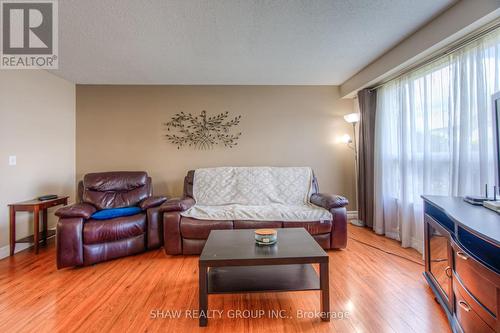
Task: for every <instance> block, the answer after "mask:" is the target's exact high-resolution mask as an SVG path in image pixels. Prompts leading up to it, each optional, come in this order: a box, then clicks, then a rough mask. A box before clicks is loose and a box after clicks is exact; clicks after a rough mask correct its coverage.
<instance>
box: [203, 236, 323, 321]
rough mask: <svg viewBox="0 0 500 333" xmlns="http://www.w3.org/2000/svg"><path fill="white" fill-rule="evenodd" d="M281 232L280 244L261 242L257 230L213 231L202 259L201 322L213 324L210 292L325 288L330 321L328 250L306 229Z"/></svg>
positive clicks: (225, 292) (230, 292)
mask: <svg viewBox="0 0 500 333" xmlns="http://www.w3.org/2000/svg"><path fill="white" fill-rule="evenodd" d="M277 230H278V242H277V243H276V244H274V245H268V246H261V245H256V244H255V240H254V230H251V229H243V230H213V231H211V232H210V236H209V237H208V239H207V242H206V244H205V247H204V248H203V252H202V253H201V255H200V259H199V262H198V264H199V297H200V299H199V307H200V318H199V321H200V322H199V324H200V326H206V325H207V322H208V318H207V311H208V295H209V294H227V293H229V294H232V293H253V292H282V291H300V290H301V291H303V290H321V314H322V316H321V319H322V320H325V321H328V320H330V315H329V312H330V297H329V283H328V254H327V253H326V252H325V251H324V250H323V249H322V248H321V247H320V246H319V245H318V243H317V242H316V241H315V240H314V238H312V236H311V235H310V234H309V233H308V232H307V231H306V230H305V229H304V228H288V229H277ZM315 263H316V264H319V266H320V269H319V270H320V274H319V278H318V274H316V271H315V270H314V268H313V267H312V265H311V264H315Z"/></svg>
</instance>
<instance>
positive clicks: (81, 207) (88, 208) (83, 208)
mask: <svg viewBox="0 0 500 333" xmlns="http://www.w3.org/2000/svg"><path fill="white" fill-rule="evenodd" d="M96 211H97V208H95V207H94V206H93V205H91V204H89V203H86V202H81V203H76V204H73V205H70V206H65V207H62V208H59V209H58V210H57V211H56V212H55V215H56V216H58V217H60V218H73V217H81V218H84V219H86V220H87V219H89V218H90V216H91V215H92V214H94V213H95V212H96Z"/></svg>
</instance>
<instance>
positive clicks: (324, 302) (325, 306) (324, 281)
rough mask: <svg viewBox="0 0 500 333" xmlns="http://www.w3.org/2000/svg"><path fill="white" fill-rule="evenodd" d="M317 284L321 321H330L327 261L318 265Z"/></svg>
mask: <svg viewBox="0 0 500 333" xmlns="http://www.w3.org/2000/svg"><path fill="white" fill-rule="evenodd" d="M319 284H320V287H321V312H323V316H322V317H321V320H324V321H330V282H329V273H328V261H327V262H324V263H320V264H319Z"/></svg>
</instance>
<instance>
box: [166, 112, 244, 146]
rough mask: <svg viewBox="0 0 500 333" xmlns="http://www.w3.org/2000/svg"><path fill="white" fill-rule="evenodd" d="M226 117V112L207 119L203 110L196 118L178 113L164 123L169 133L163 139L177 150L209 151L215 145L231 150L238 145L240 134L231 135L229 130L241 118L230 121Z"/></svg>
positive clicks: (189, 114)
mask: <svg viewBox="0 0 500 333" xmlns="http://www.w3.org/2000/svg"><path fill="white" fill-rule="evenodd" d="M228 117H229V112H227V111H226V112H222V113H220V114H218V115H215V116H212V117H208V116H207V112H206V111H205V110H203V111H201V113H200V115H198V116H194V115H192V114H191V113H184V112H180V113H177V114H175V115H174V116H173V117H172V120H170V121H169V122H167V123H164V126H165V127H166V128H167V131H168V132H171V133H168V134H166V135H165V137H166V138H167V140H168V141H169V142H170V143H173V144H175V145H177V149H180V148H181V147H184V146H189V147H195V148H197V149H210V148H213V147H214V146H216V145H224V147H228V148H233V147H234V146H236V145H237V144H238V142H237V141H238V139H239V138H240V136H241V132H239V133H236V134H231V133H230V130H231V129H232V128H233V127H234V126H237V125H238V124H239V123H240V119H241V116H237V117H234V118H232V119H228ZM172 132H175V133H173V134H172Z"/></svg>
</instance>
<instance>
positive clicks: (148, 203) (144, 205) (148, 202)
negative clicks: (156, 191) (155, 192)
mask: <svg viewBox="0 0 500 333" xmlns="http://www.w3.org/2000/svg"><path fill="white" fill-rule="evenodd" d="M165 201H167V197H162V196H154V197H149V198H146V199H144V200H142V201H141V202H140V203H139V207H140V208H141V209H142V210H147V209H149V208H153V207H157V206H159V205H161V204H162V203H164V202H165Z"/></svg>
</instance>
